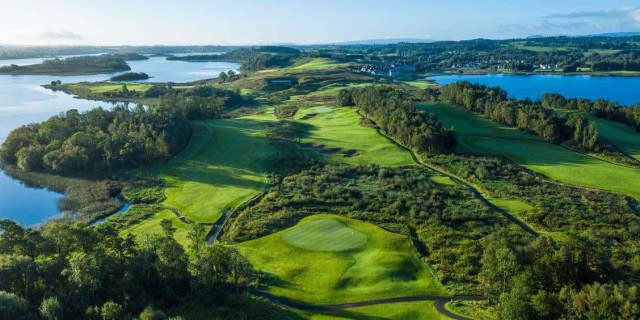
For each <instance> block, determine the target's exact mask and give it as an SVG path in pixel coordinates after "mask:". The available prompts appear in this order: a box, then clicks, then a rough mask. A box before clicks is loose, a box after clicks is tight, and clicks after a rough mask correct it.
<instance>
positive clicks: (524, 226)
mask: <svg viewBox="0 0 640 320" xmlns="http://www.w3.org/2000/svg"><path fill="white" fill-rule="evenodd" d="M356 113H357V114H358V115H359V116H361V117H363V118H366V117H364V116H363V115H362V114H361V113H360V111H358V110H356ZM369 120H371V119H369ZM371 122H373V123H374V124H375V122H374V121H373V120H371ZM376 132H378V134H379V135H381V136H383V137H385V138H387V140H389V141H391V143H393V144H395V145H397V146H399V147H401V148H403V149H405V150H407V151H409V154H411V158H412V159H413V162H415V163H416V164H417V165H419V166H422V167H424V168H427V169H429V170H431V171H433V172H436V173H438V174H441V175H443V176H445V177H447V178H449V179H451V180H453V181H455V182H457V183H459V184H461V185H463V186H465V187H466V188H467V189H469V191H471V192H472V193H473V195H474V196H475V197H476V199H478V200H480V201H482V203H484V204H486V205H487V206H488V207H489V208H491V209H493V210H494V211H496V212H498V213H500V214H502V215H503V216H504V217H505V218H507V219H508V220H509V221H511V222H513V223H515V224H516V225H517V226H518V227H520V228H521V229H522V230H524V231H526V232H527V233H529V234H531V235H533V236H534V237H538V236H539V234H538V233H537V232H536V231H535V230H533V229H531V227H529V226H528V225H527V224H526V223H524V222H522V221H520V220H518V218H516V217H514V216H513V215H511V214H510V213H508V212H507V211H505V210H504V209H502V208H500V207H498V206H496V205H495V204H493V203H492V202H491V201H489V200H488V199H487V198H485V197H484V196H483V195H482V193H480V191H479V190H478V189H476V188H475V187H474V186H472V185H471V184H469V183H467V182H465V181H462V180H460V179H459V178H457V177H456V176H453V175H451V174H448V173H446V172H444V171H442V170H440V169H438V168H434V167H431V166H429V165H427V164H425V163H423V162H422V161H420V160H419V159H418V157H417V156H416V154H415V153H414V152H413V150H411V149H410V148H408V147H406V146H404V145H402V144H400V143H398V142H397V141H396V140H394V139H393V138H391V137H389V136H387V135H386V134H384V133H382V131H380V127H379V126H378V125H377V124H376Z"/></svg>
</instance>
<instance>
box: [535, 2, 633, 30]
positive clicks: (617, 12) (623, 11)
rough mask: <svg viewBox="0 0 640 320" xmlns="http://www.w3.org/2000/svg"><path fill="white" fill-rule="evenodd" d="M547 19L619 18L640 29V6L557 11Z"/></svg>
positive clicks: (624, 22) (629, 25)
mask: <svg viewBox="0 0 640 320" xmlns="http://www.w3.org/2000/svg"><path fill="white" fill-rule="evenodd" d="M543 18H545V19H556V18H568V19H580V18H594V19H617V20H619V21H620V22H621V25H622V27H627V28H634V29H640V7H622V8H616V9H607V10H598V11H575V12H569V13H556V14H551V15H548V16H545V17H543Z"/></svg>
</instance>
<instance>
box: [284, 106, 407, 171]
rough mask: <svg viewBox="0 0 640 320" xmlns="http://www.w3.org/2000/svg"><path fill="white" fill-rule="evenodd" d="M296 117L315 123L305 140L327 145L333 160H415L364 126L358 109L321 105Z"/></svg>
mask: <svg viewBox="0 0 640 320" xmlns="http://www.w3.org/2000/svg"><path fill="white" fill-rule="evenodd" d="M294 119H295V120H297V121H300V122H302V123H307V124H309V125H311V129H310V131H309V135H308V136H307V137H305V138H303V139H302V140H301V143H307V144H315V146H316V148H318V146H325V148H324V150H326V151H327V152H329V153H328V157H329V159H331V160H334V161H341V162H346V163H350V164H369V163H377V164H379V165H382V166H399V165H411V164H413V160H412V159H411V155H410V154H409V153H408V152H406V151H405V150H403V149H402V148H400V147H398V146H396V145H394V144H392V143H391V142H389V141H388V140H387V139H385V138H384V137H382V136H380V135H378V134H377V133H376V131H375V130H374V129H372V128H366V127H363V126H361V125H360V123H359V120H360V116H358V114H356V112H355V110H354V109H350V108H342V107H336V106H317V107H312V108H305V109H302V110H300V111H298V113H297V114H296V115H295V117H294ZM332 150H333V151H332ZM321 151H322V150H321Z"/></svg>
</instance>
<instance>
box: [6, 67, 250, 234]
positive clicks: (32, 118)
mask: <svg viewBox="0 0 640 320" xmlns="http://www.w3.org/2000/svg"><path fill="white" fill-rule="evenodd" d="M42 60H45V59H42V58H40V59H17V60H0V66H2V65H9V64H16V65H28V64H35V63H40V62H42ZM128 63H129V65H130V66H131V71H133V72H145V73H147V74H149V75H150V76H152V77H153V78H151V79H148V80H145V81H146V82H176V83H178V82H189V81H195V80H201V79H209V78H216V77H217V76H218V74H220V72H223V71H224V72H226V71H228V70H234V71H237V69H238V68H239V67H240V65H239V64H237V63H228V62H183V61H167V60H166V59H165V58H164V57H153V58H150V59H149V60H141V61H129V62H128ZM120 73H121V72H119V73H114V74H100V75H90V76H67V77H61V76H12V75H0V143H1V142H3V141H4V140H5V139H6V137H7V135H8V134H9V132H11V130H12V129H14V128H16V127H19V126H21V125H25V124H29V123H34V122H40V121H44V120H46V119H48V118H49V117H51V116H53V115H56V114H58V113H60V112H63V111H66V110H69V109H78V110H79V111H84V110H89V109H91V108H95V107H98V106H102V107H105V108H108V107H110V106H112V104H110V103H107V102H98V101H88V100H84V99H75V98H73V96H71V95H68V94H66V93H62V92H53V91H51V90H47V89H44V88H42V87H41V85H43V84H47V83H50V82H51V81H53V80H60V81H62V82H64V83H73V82H82V81H88V82H93V81H103V80H108V79H109V78H110V77H112V76H113V75H116V74H120ZM145 81H142V82H145ZM61 197H62V195H61V194H58V193H55V192H52V191H49V190H46V189H36V188H29V187H26V186H25V185H23V184H22V183H20V182H19V181H17V180H13V179H11V178H10V177H8V176H7V175H6V174H5V173H4V172H1V171H0V219H2V218H9V219H12V220H15V221H18V222H19V223H21V224H22V225H26V226H31V225H35V224H38V223H42V222H44V221H45V220H46V219H47V218H49V217H52V216H55V215H58V214H59V213H60V212H59V210H58V207H57V201H58V199H60V198H61Z"/></svg>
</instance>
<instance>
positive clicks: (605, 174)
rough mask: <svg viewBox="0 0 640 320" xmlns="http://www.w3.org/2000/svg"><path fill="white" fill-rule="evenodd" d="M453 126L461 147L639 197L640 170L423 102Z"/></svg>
mask: <svg viewBox="0 0 640 320" xmlns="http://www.w3.org/2000/svg"><path fill="white" fill-rule="evenodd" d="M421 107H422V108H424V109H425V110H427V111H429V112H433V113H435V114H436V115H437V116H438V117H439V118H440V121H442V123H443V124H444V125H446V126H454V128H455V131H456V136H457V137H458V149H459V150H461V151H469V152H474V153H480V154H494V155H500V156H505V157H507V158H509V159H511V160H513V161H514V162H516V163H518V164H520V165H523V166H525V167H527V168H529V169H531V170H534V171H537V172H540V173H542V174H544V175H547V176H549V177H551V178H553V179H556V180H559V181H562V182H566V183H569V184H573V185H578V186H583V187H589V188H596V189H603V190H610V191H616V192H620V193H624V194H627V195H629V196H632V197H634V198H636V199H640V170H638V169H632V168H627V167H622V166H618V165H614V164H611V163H607V162H605V161H601V160H598V159H594V158H591V157H589V156H586V155H583V154H580V153H578V152H574V151H571V150H569V149H566V148H563V147H561V146H557V145H554V144H551V143H547V142H545V141H543V140H541V139H539V138H538V137H536V136H533V135H530V134H527V133H525V132H522V131H520V130H518V129H515V128H508V127H505V126H502V125H499V124H496V123H494V122H492V121H490V120H488V119H485V118H483V117H480V116H478V115H476V114H474V113H472V112H468V111H466V110H465V109H464V108H462V107H457V106H453V105H449V104H430V105H422V106H421Z"/></svg>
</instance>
